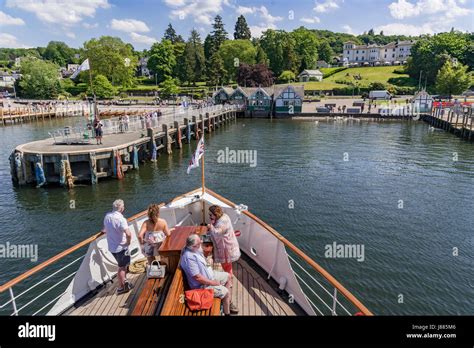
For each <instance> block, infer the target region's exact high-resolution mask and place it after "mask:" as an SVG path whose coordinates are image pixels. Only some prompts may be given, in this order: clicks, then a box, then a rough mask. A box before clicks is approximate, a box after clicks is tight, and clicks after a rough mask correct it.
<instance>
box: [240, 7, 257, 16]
mask: <svg viewBox="0 0 474 348" xmlns="http://www.w3.org/2000/svg"><path fill="white" fill-rule="evenodd" d="M255 9H256V8H255V7H245V6H239V7H237V8H236V10H235V12H237V14H239V15H246V14H252V13H255Z"/></svg>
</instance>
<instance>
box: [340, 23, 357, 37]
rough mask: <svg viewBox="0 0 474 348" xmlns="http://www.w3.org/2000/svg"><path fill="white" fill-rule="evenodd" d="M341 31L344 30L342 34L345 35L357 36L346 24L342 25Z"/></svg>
mask: <svg viewBox="0 0 474 348" xmlns="http://www.w3.org/2000/svg"><path fill="white" fill-rule="evenodd" d="M342 29H344V32H345V33H347V34H351V35H357V33H356V32H355V31H354V29H352V28H351V26H349V25H347V24H346V25H343V26H342Z"/></svg>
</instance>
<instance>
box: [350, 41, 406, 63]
mask: <svg viewBox="0 0 474 348" xmlns="http://www.w3.org/2000/svg"><path fill="white" fill-rule="evenodd" d="M414 44H415V41H413V40H410V41H398V42H390V43H389V44H387V45H383V46H379V45H356V44H355V43H353V42H352V41H348V42H345V43H344V52H343V60H344V62H345V63H346V64H348V65H349V66H361V65H366V66H367V65H372V66H374V65H400V64H406V61H407V58H408V57H409V56H410V51H411V48H412V46H413V45H414Z"/></svg>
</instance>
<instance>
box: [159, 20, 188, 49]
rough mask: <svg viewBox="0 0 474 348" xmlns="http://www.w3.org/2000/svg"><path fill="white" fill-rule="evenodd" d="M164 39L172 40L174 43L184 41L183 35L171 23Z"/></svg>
mask: <svg viewBox="0 0 474 348" xmlns="http://www.w3.org/2000/svg"><path fill="white" fill-rule="evenodd" d="M163 39H164V40H169V41H171V43H172V44H173V45H174V44H176V43H179V42H184V40H183V37H182V36H181V35H178V34H176V30H174V28H173V26H172V25H171V23H169V24H168V28H167V29H166V31H165V35H164V36H163Z"/></svg>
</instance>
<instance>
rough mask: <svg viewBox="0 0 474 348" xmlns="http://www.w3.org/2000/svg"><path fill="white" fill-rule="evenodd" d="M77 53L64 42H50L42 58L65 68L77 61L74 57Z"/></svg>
mask: <svg viewBox="0 0 474 348" xmlns="http://www.w3.org/2000/svg"><path fill="white" fill-rule="evenodd" d="M75 53H76V51H75V50H74V49H73V48H70V47H69V46H68V45H66V44H65V43H64V42H60V41H50V42H49V43H48V46H46V48H45V49H44V52H43V54H42V57H43V58H44V59H46V60H50V61H52V62H53V63H56V64H57V65H59V66H62V67H65V66H66V64H68V63H73V62H75V61H76V59H75V57H74V55H75Z"/></svg>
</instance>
